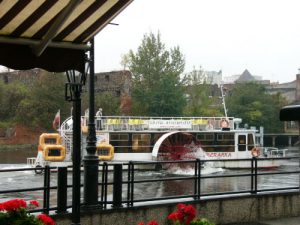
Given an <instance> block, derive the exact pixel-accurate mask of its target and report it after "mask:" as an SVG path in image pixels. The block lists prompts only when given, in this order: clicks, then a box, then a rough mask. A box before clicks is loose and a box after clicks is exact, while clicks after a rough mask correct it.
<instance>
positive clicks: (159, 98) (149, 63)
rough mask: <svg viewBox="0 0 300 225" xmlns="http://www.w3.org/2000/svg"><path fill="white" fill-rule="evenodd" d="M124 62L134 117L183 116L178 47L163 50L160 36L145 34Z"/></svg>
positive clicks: (181, 63) (181, 58) (181, 56)
mask: <svg viewBox="0 0 300 225" xmlns="http://www.w3.org/2000/svg"><path fill="white" fill-rule="evenodd" d="M124 57H125V56H124ZM124 57H123V58H124ZM126 63H127V64H128V67H129V69H130V71H131V72H132V73H133V79H132V81H133V85H132V87H133V89H132V99H133V106H132V111H133V114H137V115H144V116H179V115H181V114H182V111H183V108H184V106H185V104H186V101H185V98H184V92H183V91H184V90H183V85H182V82H181V79H180V75H181V74H182V73H183V71H184V66H185V60H184V56H183V55H182V53H181V52H180V49H179V47H174V48H171V49H170V50H166V48H165V45H164V44H163V43H162V42H161V39H160V34H159V33H158V34H157V35H154V34H153V33H149V34H145V35H144V38H143V40H142V44H141V45H140V46H139V47H138V50H137V52H136V53H134V52H133V51H132V50H131V51H130V52H129V53H128V55H126Z"/></svg>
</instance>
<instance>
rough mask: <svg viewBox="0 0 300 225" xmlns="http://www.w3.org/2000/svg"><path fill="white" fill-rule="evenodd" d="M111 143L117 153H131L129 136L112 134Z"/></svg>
mask: <svg viewBox="0 0 300 225" xmlns="http://www.w3.org/2000/svg"><path fill="white" fill-rule="evenodd" d="M109 139H110V141H109V143H110V144H111V145H112V146H114V151H115V152H116V153H124V152H125V153H126V152H128V151H129V135H128V134H120V133H111V134H110V138H109Z"/></svg>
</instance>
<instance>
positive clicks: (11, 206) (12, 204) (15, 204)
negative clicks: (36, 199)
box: [1, 199, 26, 211]
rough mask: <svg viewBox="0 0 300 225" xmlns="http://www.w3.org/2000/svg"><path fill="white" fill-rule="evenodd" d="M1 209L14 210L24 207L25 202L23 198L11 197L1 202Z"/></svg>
mask: <svg viewBox="0 0 300 225" xmlns="http://www.w3.org/2000/svg"><path fill="white" fill-rule="evenodd" d="M1 205H2V207H1V208H2V210H6V211H16V210H18V209H20V208H26V202H25V201H24V200H23V199H12V200H9V201H6V202H3V203H2V204H1Z"/></svg>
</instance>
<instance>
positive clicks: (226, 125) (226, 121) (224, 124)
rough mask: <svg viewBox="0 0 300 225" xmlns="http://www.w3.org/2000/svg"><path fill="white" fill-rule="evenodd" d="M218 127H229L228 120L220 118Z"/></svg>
mask: <svg viewBox="0 0 300 225" xmlns="http://www.w3.org/2000/svg"><path fill="white" fill-rule="evenodd" d="M220 127H221V128H228V127H229V122H228V120H226V119H222V120H221V121H220Z"/></svg>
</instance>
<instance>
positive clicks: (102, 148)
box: [97, 143, 114, 161]
mask: <svg viewBox="0 0 300 225" xmlns="http://www.w3.org/2000/svg"><path fill="white" fill-rule="evenodd" d="M103 153H104V154H103ZM97 154H98V157H99V160H104V161H110V160H112V159H113V158H114V147H113V146H112V145H110V144H106V143H102V144H100V145H98V146H97Z"/></svg>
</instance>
